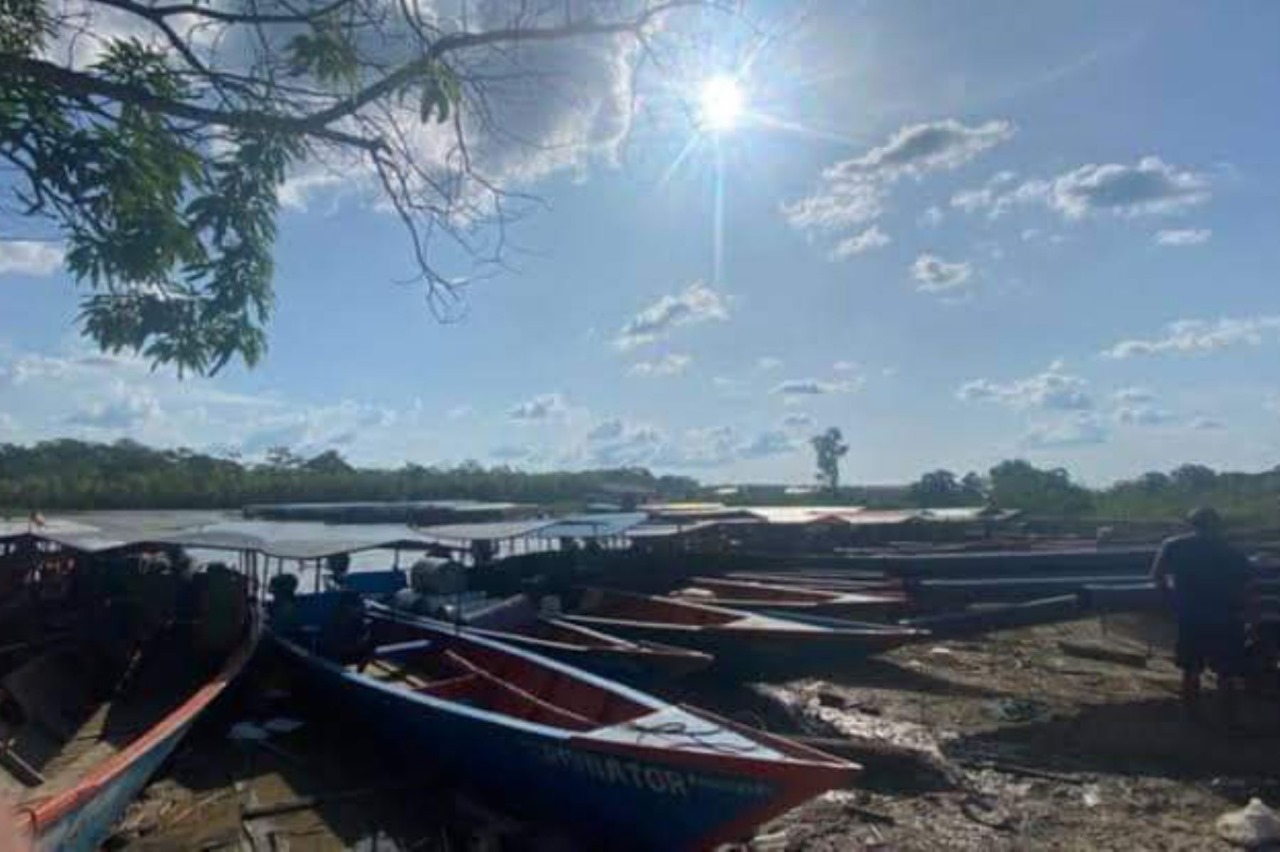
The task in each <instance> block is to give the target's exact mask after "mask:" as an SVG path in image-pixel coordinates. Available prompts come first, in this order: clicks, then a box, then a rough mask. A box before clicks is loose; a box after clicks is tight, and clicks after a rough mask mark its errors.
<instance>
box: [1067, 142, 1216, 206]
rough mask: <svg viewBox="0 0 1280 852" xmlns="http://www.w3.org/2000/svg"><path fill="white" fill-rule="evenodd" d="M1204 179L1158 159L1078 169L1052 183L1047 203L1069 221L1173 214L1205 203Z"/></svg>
mask: <svg viewBox="0 0 1280 852" xmlns="http://www.w3.org/2000/svg"><path fill="white" fill-rule="evenodd" d="M1209 196H1210V192H1209V180H1208V178H1206V177H1205V176H1204V175H1201V174H1197V173H1195V172H1190V171H1179V170H1178V169H1176V168H1174V167H1173V166H1170V165H1168V164H1167V163H1165V162H1164V161H1163V160H1161V159H1160V158H1159V157H1143V158H1142V159H1141V160H1139V161H1138V164H1137V165H1136V166H1125V165H1120V164H1117V163H1108V164H1106V165H1102V166H1097V165H1088V166H1081V167H1080V168H1078V169H1076V170H1075V171H1072V172H1068V173H1067V174H1064V175H1061V176H1059V177H1057V178H1055V179H1054V181H1053V192H1052V195H1051V197H1050V201H1049V204H1050V206H1051V207H1053V208H1054V209H1055V210H1058V211H1059V212H1061V213H1062V214H1063V215H1065V216H1067V217H1068V218H1079V217H1081V216H1085V215H1088V214H1090V213H1098V212H1111V213H1115V214H1117V215H1120V216H1144V215H1149V214H1160V213H1175V212H1179V211H1182V210H1185V209H1187V208H1189V207H1192V206H1195V205H1197V204H1202V203H1204V202H1205V201H1208V200H1209Z"/></svg>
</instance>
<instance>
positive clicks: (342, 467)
mask: <svg viewBox="0 0 1280 852" xmlns="http://www.w3.org/2000/svg"><path fill="white" fill-rule="evenodd" d="M302 469H303V470H305V471H308V472H310V473H330V474H333V473H351V472H353V471H354V470H355V468H353V467H352V466H351V465H349V464H347V460H346V459H344V458H343V457H342V454H341V453H339V452H338V451H337V450H325V451H324V452H323V453H321V454H320V455H318V456H315V457H314V458H311V459H308V460H307V461H305V462H303V464H302Z"/></svg>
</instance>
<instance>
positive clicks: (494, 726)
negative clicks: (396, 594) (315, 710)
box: [271, 592, 857, 850]
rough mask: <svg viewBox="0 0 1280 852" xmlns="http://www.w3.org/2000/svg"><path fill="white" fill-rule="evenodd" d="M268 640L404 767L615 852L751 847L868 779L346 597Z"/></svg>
mask: <svg viewBox="0 0 1280 852" xmlns="http://www.w3.org/2000/svg"><path fill="white" fill-rule="evenodd" d="M271 636H272V638H273V639H274V640H275V641H276V643H278V644H279V646H280V647H281V648H282V649H283V651H284V652H285V654H286V655H287V656H288V657H289V658H290V659H291V660H292V661H293V662H294V663H295V664H296V668H297V670H298V671H299V673H300V675H301V676H302V678H303V679H304V681H305V684H306V686H307V687H309V688H310V689H311V690H312V691H313V692H314V693H315V694H316V695H317V697H318V698H320V699H321V700H324V701H325V702H326V703H330V704H332V705H333V706H343V707H347V708H350V709H351V710H352V711H354V712H356V713H358V714H360V715H362V716H363V718H364V719H365V721H366V722H367V723H368V724H369V726H370V728H372V729H374V730H377V731H382V732H385V733H386V734H387V736H388V738H389V739H390V741H391V742H393V743H394V745H395V748H396V751H397V753H398V754H401V755H404V756H405V757H406V759H409V760H420V761H423V762H424V763H426V764H427V765H429V766H430V767H431V769H432V770H433V771H434V772H439V773H447V774H449V775H450V776H451V777H455V778H457V779H458V780H460V781H462V782H463V783H464V784H466V785H467V786H469V787H471V788H473V789H475V790H476V791H477V792H479V793H480V794H481V795H482V796H487V797H490V798H492V800H493V801H498V802H502V803H503V805H504V806H505V807H508V808H511V809H513V810H516V811H518V812H521V813H523V814H524V815H527V816H529V817H531V818H533V819H535V820H538V821H541V822H543V823H550V824H555V825H558V826H561V827H564V828H565V829H567V830H569V831H570V832H572V833H574V834H576V835H578V836H581V837H585V838H589V839H591V840H592V841H593V842H596V843H601V842H604V843H607V844H608V845H609V846H610V847H612V848H645V849H664V850H665V849H710V848H712V847H714V846H716V845H719V844H721V843H727V842H732V841H738V840H742V839H745V838H747V837H749V836H750V835H751V833H752V830H753V829H754V828H755V827H756V826H758V825H760V824H761V823H763V822H765V821H766V820H769V819H771V818H773V817H774V816H777V815H778V814H780V813H783V812H784V811H786V810H788V809H790V808H792V807H795V806H796V805H799V804H801V803H802V802H804V801H806V800H807V799H809V798H811V797H812V796H815V795H817V794H819V793H821V792H823V791H825V790H829V789H832V788H834V787H839V786H843V785H846V784H848V783H849V782H850V781H851V780H852V778H853V776H854V773H855V771H856V770H857V766H856V765H854V764H851V763H848V762H847V761H844V760H841V759H839V758H836V757H832V756H830V755H827V754H825V753H823V752H820V751H817V750H815V749H812V748H809V747H806V746H803V745H800V744H798V743H794V742H791V741H788V740H786V739H783V738H781V737H777V736H773V735H770V734H765V733H762V732H759V731H754V730H751V729H749V728H745V727H742V726H739V725H737V724H735V723H732V722H729V721H727V720H724V719H720V718H717V717H715V716H712V715H710V714H708V713H705V712H703V711H700V710H693V709H688V708H684V707H681V706H677V705H674V704H670V703H668V702H665V701H662V700H660V699H657V698H654V697H652V696H649V695H646V694H645V693H642V692H639V691H636V690H634V689H631V688H629V687H626V686H622V685H620V684H618V683H614V682H612V681H609V680H606V679H604V678H600V677H597V676H595V675H592V674H589V673H587V672H584V671H581V670H578V669H575V668H572V667H570V666H566V665H563V664H561V663H558V662H556V661H554V660H550V659H547V658H544V657H541V656H539V655H536V654H532V653H529V652H528V651H524V650H521V649H519V648H513V647H511V646H509V645H506V644H504V643H501V642H497V641H494V640H492V639H488V638H484V637H480V636H476V635H474V634H472V633H470V632H469V631H467V630H465V629H461V630H459V629H456V628H454V627H452V626H450V625H447V624H443V623H436V622H431V621H428V620H425V619H422V618H415V617H408V616H403V615H400V614H397V613H394V612H388V611H379V612H377V613H366V612H365V611H364V609H363V605H362V604H361V602H360V599H359V597H358V596H355V595H352V594H350V593H347V592H323V593H319V594H316V595H304V596H298V597H296V598H291V599H285V600H282V601H278V602H277V603H276V604H275V606H274V609H273V627H272V630H271Z"/></svg>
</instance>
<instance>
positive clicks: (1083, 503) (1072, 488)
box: [990, 459, 1093, 515]
mask: <svg viewBox="0 0 1280 852" xmlns="http://www.w3.org/2000/svg"><path fill="white" fill-rule="evenodd" d="M990 481H991V499H992V501H993V502H995V504H996V505H998V506H1000V507H1001V508H1006V509H1024V510H1027V511H1030V512H1041V513H1048V514H1063V515H1079V514H1084V513H1086V512H1088V511H1089V510H1090V509H1091V508H1092V506H1093V497H1092V495H1091V494H1090V493H1089V491H1088V489H1086V488H1083V487H1081V486H1079V485H1077V484H1076V483H1074V482H1072V481H1071V475H1070V474H1069V473H1067V471H1066V470H1064V469H1063V468H1053V469H1050V470H1042V469H1040V468H1038V467H1035V466H1034V465H1032V464H1031V463H1030V462H1027V461H1023V460H1022V459H1015V460H1011V461H1003V462H1000V464H998V465H996V466H995V467H993V468H991V473H990Z"/></svg>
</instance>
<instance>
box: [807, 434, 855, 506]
mask: <svg viewBox="0 0 1280 852" xmlns="http://www.w3.org/2000/svg"><path fill="white" fill-rule="evenodd" d="M809 443H810V444H811V445H812V446H813V453H814V456H815V459H816V462H817V466H818V473H817V476H816V478H817V480H818V482H819V484H821V485H822V486H824V487H825V488H827V489H829V490H830V491H831V493H832V494H836V493H838V492H839V490H840V459H842V458H844V456H845V454H846V453H848V452H849V446H848V445H847V444H846V443H845V442H844V435H842V434H841V433H840V430H839V429H837V428H836V427H835V426H832V427H831V428H830V429H828V430H827V431H825V432H823V433H822V434H821V435H815V436H813V437H812V438H810V439H809Z"/></svg>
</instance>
